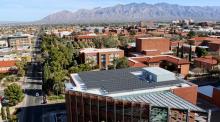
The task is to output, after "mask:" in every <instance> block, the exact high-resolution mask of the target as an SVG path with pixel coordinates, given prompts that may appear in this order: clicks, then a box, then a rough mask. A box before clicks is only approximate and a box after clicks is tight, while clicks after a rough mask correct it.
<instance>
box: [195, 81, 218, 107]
mask: <svg viewBox="0 0 220 122" xmlns="http://www.w3.org/2000/svg"><path fill="white" fill-rule="evenodd" d="M198 96H199V97H201V98H203V99H205V100H207V101H209V102H211V103H213V104H215V105H217V106H218V107H220V99H219V98H220V87H219V86H218V87H214V86H210V85H208V86H201V87H199V88H198Z"/></svg>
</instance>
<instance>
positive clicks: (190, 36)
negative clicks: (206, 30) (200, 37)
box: [187, 31, 196, 39]
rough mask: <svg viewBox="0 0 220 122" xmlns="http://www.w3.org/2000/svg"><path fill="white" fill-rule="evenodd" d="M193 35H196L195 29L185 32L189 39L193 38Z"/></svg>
mask: <svg viewBox="0 0 220 122" xmlns="http://www.w3.org/2000/svg"><path fill="white" fill-rule="evenodd" d="M195 36H196V33H195V31H189V33H188V34H187V37H188V39H191V38H193V37H195Z"/></svg>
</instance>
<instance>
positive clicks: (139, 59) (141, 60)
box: [131, 55, 189, 65]
mask: <svg viewBox="0 0 220 122" xmlns="http://www.w3.org/2000/svg"><path fill="white" fill-rule="evenodd" d="M131 59H132V60H134V61H136V63H143V64H144V62H147V63H159V62H160V61H168V62H171V63H174V64H176V65H182V64H189V62H188V61H187V60H186V59H181V58H178V57H175V56H168V55H160V56H153V57H135V58H131Z"/></svg>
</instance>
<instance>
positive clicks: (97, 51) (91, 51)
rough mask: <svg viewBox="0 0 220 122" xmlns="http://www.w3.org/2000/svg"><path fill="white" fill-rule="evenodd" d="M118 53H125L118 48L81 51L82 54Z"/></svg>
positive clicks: (85, 49)
mask: <svg viewBox="0 0 220 122" xmlns="http://www.w3.org/2000/svg"><path fill="white" fill-rule="evenodd" d="M116 51H123V50H121V49H118V48H101V49H97V48H84V49H82V50H80V53H100V52H116Z"/></svg>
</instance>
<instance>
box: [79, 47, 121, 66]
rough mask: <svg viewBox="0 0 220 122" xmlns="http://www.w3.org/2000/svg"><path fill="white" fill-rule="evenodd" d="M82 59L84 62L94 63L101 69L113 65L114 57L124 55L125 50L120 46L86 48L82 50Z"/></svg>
mask: <svg viewBox="0 0 220 122" xmlns="http://www.w3.org/2000/svg"><path fill="white" fill-rule="evenodd" d="M80 55H81V60H82V62H84V63H93V66H98V67H99V69H107V68H108V66H109V65H113V60H114V58H122V57H124V51H123V50H120V49H118V48H102V49H96V48H84V49H82V50H80Z"/></svg>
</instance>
